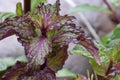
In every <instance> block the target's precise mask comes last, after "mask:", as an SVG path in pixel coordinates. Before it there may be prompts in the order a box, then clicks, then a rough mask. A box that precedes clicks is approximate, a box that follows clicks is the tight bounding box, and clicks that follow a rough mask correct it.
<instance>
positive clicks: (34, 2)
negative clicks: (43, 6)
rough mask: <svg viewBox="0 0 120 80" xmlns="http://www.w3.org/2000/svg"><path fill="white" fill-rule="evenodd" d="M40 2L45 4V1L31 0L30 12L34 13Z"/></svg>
mask: <svg viewBox="0 0 120 80" xmlns="http://www.w3.org/2000/svg"><path fill="white" fill-rule="evenodd" d="M40 2H46V0H31V12H34V11H35V9H36V7H37V6H38V5H39V3H40Z"/></svg>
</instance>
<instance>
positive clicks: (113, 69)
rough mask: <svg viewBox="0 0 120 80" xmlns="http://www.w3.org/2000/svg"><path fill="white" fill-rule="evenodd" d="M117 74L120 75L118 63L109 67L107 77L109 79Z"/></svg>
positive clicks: (119, 63)
mask: <svg viewBox="0 0 120 80" xmlns="http://www.w3.org/2000/svg"><path fill="white" fill-rule="evenodd" d="M117 74H120V62H118V63H116V64H114V65H113V66H112V67H111V69H110V71H109V74H108V76H109V77H115V76H116V75H117Z"/></svg>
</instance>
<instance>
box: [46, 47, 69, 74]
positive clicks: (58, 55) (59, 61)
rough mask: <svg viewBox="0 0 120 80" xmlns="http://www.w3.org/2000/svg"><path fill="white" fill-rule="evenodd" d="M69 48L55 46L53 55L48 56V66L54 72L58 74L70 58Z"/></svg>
mask: <svg viewBox="0 0 120 80" xmlns="http://www.w3.org/2000/svg"><path fill="white" fill-rule="evenodd" d="M67 48H68V46H63V47H60V46H55V47H54V49H53V51H52V53H50V54H49V55H48V56H47V59H48V66H49V68H50V69H52V70H53V71H54V72H57V71H58V70H60V69H61V68H62V67H63V65H64V63H65V60H66V59H67V57H68V54H67Z"/></svg>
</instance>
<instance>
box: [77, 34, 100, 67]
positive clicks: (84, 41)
mask: <svg viewBox="0 0 120 80" xmlns="http://www.w3.org/2000/svg"><path fill="white" fill-rule="evenodd" d="M77 40H79V44H80V45H82V46H83V47H85V48H86V49H87V50H88V51H89V52H90V53H91V55H92V56H93V57H94V59H95V60H96V62H97V63H98V64H99V65H101V61H100V58H99V54H98V53H99V52H98V48H97V47H96V46H95V45H94V43H93V41H92V39H91V38H89V37H86V36H85V34H84V33H83V34H80V35H79V36H78V37H77Z"/></svg>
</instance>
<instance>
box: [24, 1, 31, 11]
mask: <svg viewBox="0 0 120 80" xmlns="http://www.w3.org/2000/svg"><path fill="white" fill-rule="evenodd" d="M30 5H31V0H24V13H27V12H29V11H30Z"/></svg>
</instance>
